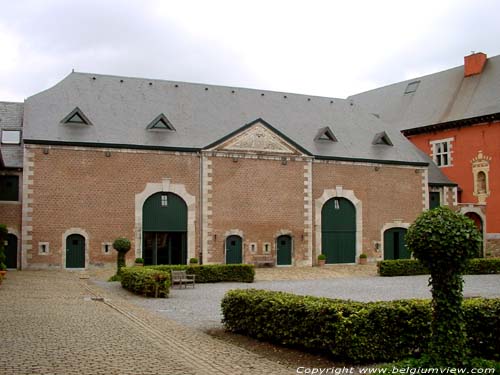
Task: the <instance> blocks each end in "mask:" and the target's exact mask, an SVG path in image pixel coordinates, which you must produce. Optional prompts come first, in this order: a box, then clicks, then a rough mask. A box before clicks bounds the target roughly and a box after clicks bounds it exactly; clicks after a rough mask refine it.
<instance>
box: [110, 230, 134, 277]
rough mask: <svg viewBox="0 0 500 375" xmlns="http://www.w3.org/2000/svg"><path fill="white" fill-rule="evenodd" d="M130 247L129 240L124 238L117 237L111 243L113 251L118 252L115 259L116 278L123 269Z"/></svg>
mask: <svg viewBox="0 0 500 375" xmlns="http://www.w3.org/2000/svg"><path fill="white" fill-rule="evenodd" d="M131 246H132V245H131V243H130V240H129V239H127V238H125V237H119V238H117V239H116V240H115V241H114V242H113V249H115V250H116V251H118V256H117V257H116V276H118V277H119V276H120V275H121V269H122V268H123V267H125V255H126V254H127V252H128V251H129V250H130V247H131Z"/></svg>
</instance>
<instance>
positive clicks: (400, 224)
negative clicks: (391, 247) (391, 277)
mask: <svg viewBox="0 0 500 375" xmlns="http://www.w3.org/2000/svg"><path fill="white" fill-rule="evenodd" d="M410 225H411V224H410V223H403V221H402V220H394V221H392V222H389V223H385V224H384V225H383V226H382V229H381V230H380V249H379V250H380V252H381V254H382V255H381V257H382V259H384V245H385V244H384V233H385V231H386V230H388V229H392V228H404V229H408V228H409V227H410ZM412 258H413V256H412Z"/></svg>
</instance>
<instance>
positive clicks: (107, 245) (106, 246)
mask: <svg viewBox="0 0 500 375" xmlns="http://www.w3.org/2000/svg"><path fill="white" fill-rule="evenodd" d="M112 250H113V244H112V243H111V242H103V243H102V253H103V254H104V255H109V254H111V253H112Z"/></svg>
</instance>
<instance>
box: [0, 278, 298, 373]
mask: <svg viewBox="0 0 500 375" xmlns="http://www.w3.org/2000/svg"><path fill="white" fill-rule="evenodd" d="M106 293H109V292H106V291H104V290H101V289H99V287H98V286H95V285H90V286H89V285H88V282H87V280H86V279H80V273H76V272H75V273H74V272H62V271H61V272H59V271H21V272H16V271H11V272H9V273H8V275H7V278H6V279H5V280H4V282H3V284H2V285H1V286H0V337H1V339H2V341H1V344H0V345H1V349H0V374H6V375H7V374H8V375H21V374H65V375H66V374H67V375H71V374H120V375H122V374H125V375H126V374H134V375H141V374H174V375H177V374H179V375H184V374H186V375H188V374H231V375H233V374H292V373H295V369H289V368H285V367H283V366H281V365H279V364H276V363H274V362H271V361H269V360H267V359H265V358H263V357H260V356H258V355H256V354H253V353H250V352H248V351H246V350H244V349H242V348H238V347H236V346H233V345H231V344H228V343H225V342H222V341H219V340H216V339H213V338H211V337H210V336H208V335H206V334H204V333H202V332H200V331H197V330H193V329H190V328H187V327H183V326H181V325H179V324H177V323H175V322H173V321H172V320H169V319H165V318H164V317H161V316H159V315H156V314H153V313H151V312H148V311H146V310H144V309H142V308H141V307H139V306H137V305H133V304H131V303H130V302H128V301H126V300H124V299H122V298H120V297H119V296H117V295H108V294H106ZM202 308H203V307H202V306H200V309H202Z"/></svg>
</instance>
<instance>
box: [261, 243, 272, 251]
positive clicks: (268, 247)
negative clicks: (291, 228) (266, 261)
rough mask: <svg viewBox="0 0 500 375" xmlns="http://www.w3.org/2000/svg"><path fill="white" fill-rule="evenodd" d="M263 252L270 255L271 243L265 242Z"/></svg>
mask: <svg viewBox="0 0 500 375" xmlns="http://www.w3.org/2000/svg"><path fill="white" fill-rule="evenodd" d="M262 251H263V253H264V254H269V253H270V252H271V243H270V242H264V244H263V245H262Z"/></svg>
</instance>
